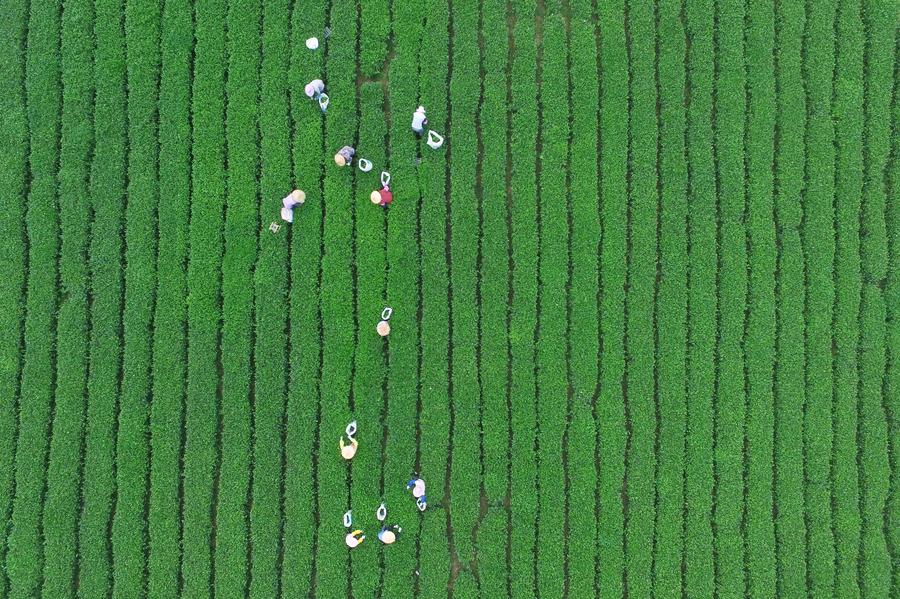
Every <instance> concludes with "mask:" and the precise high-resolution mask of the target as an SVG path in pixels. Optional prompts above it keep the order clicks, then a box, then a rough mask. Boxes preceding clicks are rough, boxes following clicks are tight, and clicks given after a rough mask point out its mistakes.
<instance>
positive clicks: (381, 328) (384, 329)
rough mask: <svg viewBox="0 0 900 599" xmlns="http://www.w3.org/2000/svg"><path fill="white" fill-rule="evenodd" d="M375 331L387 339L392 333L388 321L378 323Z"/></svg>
mask: <svg viewBox="0 0 900 599" xmlns="http://www.w3.org/2000/svg"><path fill="white" fill-rule="evenodd" d="M375 330H376V331H378V334H379V335H381V336H382V337H387V336H388V334H389V333H390V332H391V325H389V324H388V321H386V320H382V321H381V322H379V323H378V326H377V327H375Z"/></svg>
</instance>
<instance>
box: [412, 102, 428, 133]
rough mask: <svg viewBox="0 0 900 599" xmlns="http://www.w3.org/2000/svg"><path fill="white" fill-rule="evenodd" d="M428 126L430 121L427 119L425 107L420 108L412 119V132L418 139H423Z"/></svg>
mask: <svg viewBox="0 0 900 599" xmlns="http://www.w3.org/2000/svg"><path fill="white" fill-rule="evenodd" d="M426 125H428V119H427V118H426V117H425V107H424V106H419V107H418V108H416V111H415V112H414V113H413V118H412V130H413V133H415V134H416V137H422V133H423V132H424V131H425V126H426Z"/></svg>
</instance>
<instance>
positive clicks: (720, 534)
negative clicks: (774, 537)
mask: <svg viewBox="0 0 900 599" xmlns="http://www.w3.org/2000/svg"><path fill="white" fill-rule="evenodd" d="M716 11H717V13H716V23H717V24H718V27H717V29H716V37H715V42H714V43H715V47H716V49H717V51H716V58H717V63H716V82H715V90H714V94H715V96H714V97H715V114H716V117H715V122H714V123H713V128H714V131H715V142H714V143H715V150H716V151H715V156H716V162H717V164H718V169H717V170H718V182H717V190H718V207H719V208H718V221H719V234H718V243H719V252H720V257H719V269H718V289H719V334H718V348H717V353H716V359H717V362H718V378H717V381H716V399H717V401H716V415H715V422H716V427H715V455H714V459H715V462H714V464H715V476H716V496H715V498H714V500H713V501H714V504H713V505H714V509H713V518H714V526H715V529H714V530H715V551H716V555H717V556H718V559H717V562H716V590H717V592H718V594H719V595H721V596H725V597H742V596H744V594H745V592H746V590H745V573H744V560H745V553H744V551H745V549H744V540H743V532H742V527H743V519H744V491H745V489H744V477H743V472H744V428H745V423H744V418H745V416H746V403H745V401H746V398H745V393H744V389H745V376H744V349H743V337H744V327H745V320H746V318H745V311H746V310H747V249H746V236H745V230H744V210H745V202H744V200H745V198H744V135H745V132H744V119H745V117H744V108H745V101H746V93H745V81H744V79H745V77H744V43H743V40H744V35H743V23H744V10H743V6H742V5H741V4H740V3H734V4H730V5H727V6H726V5H723V3H719V4H717V5H716Z"/></svg>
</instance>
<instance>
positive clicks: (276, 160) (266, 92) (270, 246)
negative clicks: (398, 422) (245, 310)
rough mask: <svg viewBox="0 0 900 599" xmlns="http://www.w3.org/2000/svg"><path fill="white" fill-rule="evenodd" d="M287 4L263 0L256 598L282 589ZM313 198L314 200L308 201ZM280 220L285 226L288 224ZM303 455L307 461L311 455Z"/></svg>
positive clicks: (253, 521) (253, 525)
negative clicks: (277, 228) (274, 229)
mask: <svg viewBox="0 0 900 599" xmlns="http://www.w3.org/2000/svg"><path fill="white" fill-rule="evenodd" d="M289 5H290V3H289V2H288V1H287V0H280V1H277V2H265V3H263V12H262V17H263V24H262V26H263V32H262V53H263V54H262V61H261V64H260V68H261V75H260V79H261V81H262V85H261V87H260V91H259V102H260V104H259V134H260V148H259V151H260V171H259V174H258V176H259V196H257V198H256V199H257V200H258V201H259V206H260V215H259V219H260V220H259V222H258V223H257V222H254V225H255V226H256V227H257V228H258V231H259V233H258V235H259V258H258V260H257V263H256V269H255V272H254V303H255V315H256V320H255V333H256V346H255V348H254V354H253V355H254V358H253V367H254V379H253V384H254V387H253V391H254V397H253V404H252V405H253V407H254V412H253V414H254V420H253V423H254V428H253V480H252V483H251V484H252V489H253V494H252V498H251V501H252V504H251V509H250V538H251V548H252V551H251V554H250V556H249V559H250V561H251V564H252V566H251V575H250V596H251V597H254V598H261V597H277V596H279V595H280V594H281V589H282V585H283V568H282V563H283V555H284V551H285V541H284V539H283V536H284V514H283V489H284V468H286V462H285V458H284V454H285V452H286V451H287V449H288V448H287V447H285V438H286V436H285V434H284V431H285V416H284V413H285V405H286V403H285V402H286V392H287V390H286V385H287V383H288V374H287V343H288V338H287V322H288V312H287V310H286V309H285V303H286V301H287V294H288V285H289V277H288V264H289V261H288V239H289V237H288V231H287V230H282V231H281V232H282V233H284V235H281V234H279V235H273V234H272V233H271V232H270V231H269V230H268V227H269V223H270V222H272V221H273V220H277V219H278V216H279V215H280V208H281V198H283V197H284V196H285V195H287V194H288V192H289V191H290V190H291V189H292V186H291V180H292V177H291V139H290V131H291V129H290V106H289V102H288V101H289V95H288V94H289V91H290V88H289V85H288V82H289V78H288V68H289V57H290V46H289V37H288V31H289V30H288V27H289V19H290V14H289ZM253 14H254V15H256V14H257V13H255V12H254V13H253ZM254 48H255V46H254ZM306 51H307V52H308V50H306ZM304 85H305V84H304ZM229 97H230V95H229ZM248 100H249V99H248ZM319 118H321V116H320V117H319ZM316 195H317V196H318V194H316ZM316 199H317V198H311V201H316ZM295 215H296V216H297V220H298V221H299V220H301V218H302V217H304V216H305V215H303V211H302V208H300V209H297V210H296V211H295ZM295 222H297V221H295ZM282 225H285V226H288V225H286V224H285V223H282ZM291 227H292V225H291ZM305 424H308V423H305ZM304 459H307V460H308V459H310V456H309V454H307V455H306V456H304Z"/></svg>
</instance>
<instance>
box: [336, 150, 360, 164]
mask: <svg viewBox="0 0 900 599" xmlns="http://www.w3.org/2000/svg"><path fill="white" fill-rule="evenodd" d="M354 156H356V150H354V149H353V148H352V147H350V146H344V147H343V148H341V149H340V150H338V153H337V154H335V155H334V163H335V164H337V165H338V166H348V165H351V164H353V157H354Z"/></svg>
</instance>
